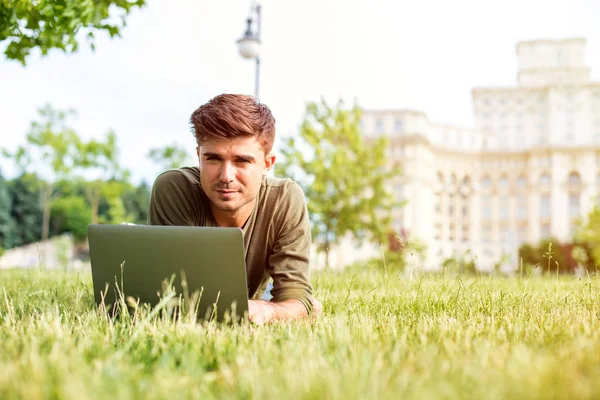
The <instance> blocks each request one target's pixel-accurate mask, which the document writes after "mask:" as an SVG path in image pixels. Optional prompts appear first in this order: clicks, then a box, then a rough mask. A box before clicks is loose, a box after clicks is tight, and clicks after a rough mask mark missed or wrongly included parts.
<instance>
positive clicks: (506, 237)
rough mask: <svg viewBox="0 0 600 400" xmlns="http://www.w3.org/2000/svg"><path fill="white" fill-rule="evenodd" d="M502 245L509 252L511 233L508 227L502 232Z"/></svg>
mask: <svg viewBox="0 0 600 400" xmlns="http://www.w3.org/2000/svg"><path fill="white" fill-rule="evenodd" d="M500 244H501V245H502V247H503V248H504V250H508V249H509V247H510V232H509V230H508V227H503V228H502V230H501V231H500Z"/></svg>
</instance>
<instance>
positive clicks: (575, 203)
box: [569, 193, 581, 219]
mask: <svg viewBox="0 0 600 400" xmlns="http://www.w3.org/2000/svg"><path fill="white" fill-rule="evenodd" d="M580 198H581V196H580V195H579V193H571V194H569V214H570V216H571V219H573V218H577V217H579V214H580V212H581V205H580Z"/></svg>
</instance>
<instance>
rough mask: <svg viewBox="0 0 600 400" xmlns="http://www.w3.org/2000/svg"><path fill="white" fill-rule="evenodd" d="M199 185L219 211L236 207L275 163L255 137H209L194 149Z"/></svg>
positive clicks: (246, 200) (253, 194)
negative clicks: (198, 167) (208, 139)
mask: <svg viewBox="0 0 600 400" xmlns="http://www.w3.org/2000/svg"><path fill="white" fill-rule="evenodd" d="M196 152H197V154H198V159H199V161H200V180H201V182H202V189H204V192H205V193H206V195H207V196H208V198H209V199H210V201H211V202H212V204H213V205H214V206H215V207H216V208H217V209H219V210H221V211H236V210H239V209H240V208H242V207H243V206H244V205H246V204H249V203H251V202H252V200H254V199H255V198H256V196H257V195H258V191H259V190H260V184H261V181H262V177H263V173H264V172H265V170H266V169H268V168H271V166H272V165H273V164H274V163H275V156H274V155H265V153H264V151H263V149H262V147H261V146H260V144H259V143H258V142H257V141H256V139H255V138H252V137H249V138H243V137H242V138H236V139H211V140H210V142H208V143H205V144H203V145H202V146H199V147H198V148H197V149H196Z"/></svg>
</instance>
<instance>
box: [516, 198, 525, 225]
mask: <svg viewBox="0 0 600 400" xmlns="http://www.w3.org/2000/svg"><path fill="white" fill-rule="evenodd" d="M517 218H518V219H519V220H521V221H522V220H526V219H527V196H525V195H524V194H520V195H518V196H517Z"/></svg>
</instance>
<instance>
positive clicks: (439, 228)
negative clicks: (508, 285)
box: [361, 39, 600, 268]
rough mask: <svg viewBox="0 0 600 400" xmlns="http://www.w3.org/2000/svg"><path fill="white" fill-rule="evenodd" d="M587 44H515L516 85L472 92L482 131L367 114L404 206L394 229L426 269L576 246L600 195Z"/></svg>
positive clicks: (418, 116)
mask: <svg viewBox="0 0 600 400" xmlns="http://www.w3.org/2000/svg"><path fill="white" fill-rule="evenodd" d="M584 47H585V40H584V39H566V40H535V41H527V42H520V43H518V44H517V48H516V53H517V57H518V63H519V71H518V75H517V84H516V85H515V86H512V87H496V88H475V89H473V90H472V97H473V108H474V115H475V128H461V127H455V126H448V125H442V124H438V123H435V122H432V121H430V120H429V119H428V118H427V116H426V115H425V114H424V113H422V112H419V111H409V110H365V112H364V114H363V119H362V121H361V124H362V130H363V133H364V134H365V135H366V136H367V137H370V138H373V137H378V136H381V135H387V136H388V137H389V141H390V147H389V157H390V160H391V162H393V163H396V164H399V165H400V166H401V167H402V169H403V174H402V176H400V177H398V178H397V179H395V181H394V182H391V185H392V187H393V191H394V193H395V194H396V195H397V196H398V197H399V198H400V199H405V200H407V201H408V202H407V204H406V205H405V206H404V207H403V208H401V209H399V210H396V211H394V215H393V218H394V228H395V230H397V231H402V230H405V231H406V232H408V233H409V237H411V236H412V237H417V238H419V239H421V240H423V241H425V242H426V243H427V244H428V246H429V249H428V254H427V256H428V258H427V264H428V265H427V266H436V265H440V263H441V262H442V261H443V260H444V259H446V258H449V257H462V255H464V254H466V253H470V254H472V255H474V256H476V257H477V261H476V262H477V265H478V266H479V267H481V268H491V266H493V265H494V264H496V263H499V262H500V261H501V260H505V261H506V262H507V264H510V263H512V264H513V265H514V264H515V263H516V262H517V257H516V255H517V250H518V247H519V245H520V244H522V243H524V242H529V243H537V242H538V241H539V240H540V239H542V238H548V237H551V236H552V237H556V238H557V239H559V240H561V241H568V240H570V238H571V237H572V233H573V228H574V221H575V220H576V219H577V218H579V217H584V216H585V215H587V213H588V212H589V211H590V210H591V208H592V207H593V206H594V205H595V204H598V197H599V194H600V173H599V172H600V82H592V81H591V80H590V69H589V68H588V67H586V66H585V64H584V60H583V57H584Z"/></svg>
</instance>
